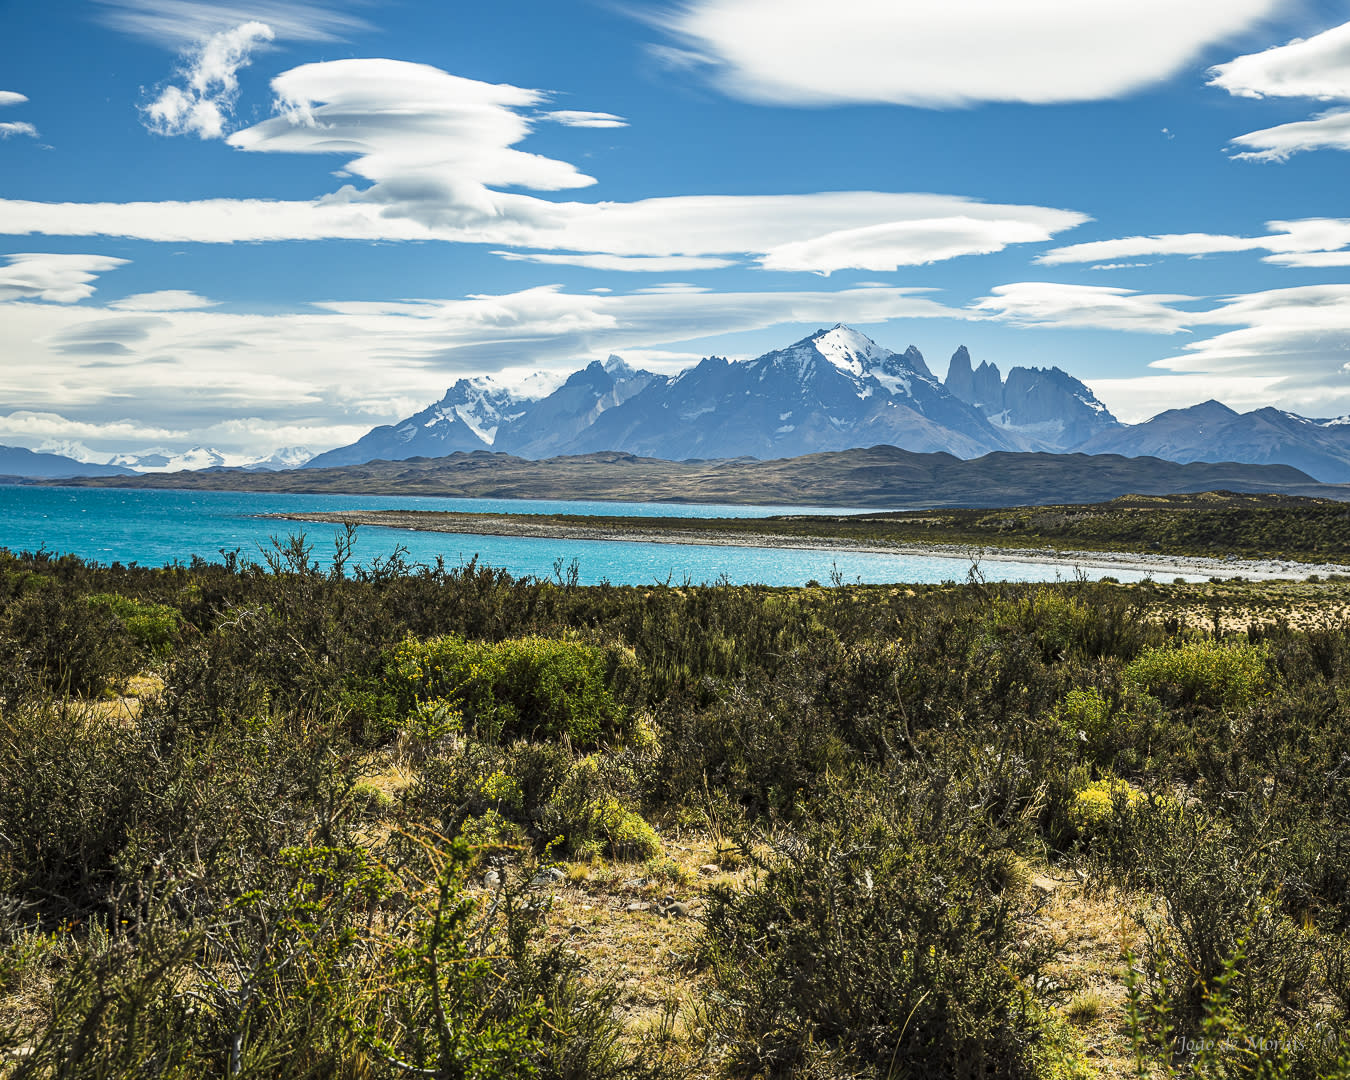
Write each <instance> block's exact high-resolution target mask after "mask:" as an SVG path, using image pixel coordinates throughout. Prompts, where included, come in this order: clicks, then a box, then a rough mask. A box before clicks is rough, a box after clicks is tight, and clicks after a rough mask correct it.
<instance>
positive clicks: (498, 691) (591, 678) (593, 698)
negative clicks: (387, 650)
mask: <svg viewBox="0 0 1350 1080" xmlns="http://www.w3.org/2000/svg"><path fill="white" fill-rule="evenodd" d="M633 666H635V661H634V660H633V659H632V657H631V655H630V654H625V653H624V652H623V650H619V649H609V650H605V649H601V648H598V647H596V646H592V645H583V644H581V643H579V642H574V641H558V640H550V639H548V638H540V637H531V638H520V639H513V640H508V641H502V642H497V643H490V642H477V641H467V640H465V639H464V638H462V637H459V636H458V635H453V634H452V635H447V636H445V637H438V638H432V639H431V640H429V641H416V640H413V639H408V640H406V641H404V642H403V643H402V644H401V645H399V646H398V648H397V649H395V650H394V655H393V658H392V660H391V661H390V664H389V666H388V669H387V672H386V682H387V685H388V686H389V688H390V690H391V691H392V693H393V696H394V699H395V702H396V704H397V708H398V710H399V713H400V716H401V717H420V716H422V715H423V712H424V710H425V709H426V707H427V706H428V704H430V703H434V704H435V705H436V708H437V709H438V710H441V711H444V710H447V709H448V710H454V711H457V712H458V713H459V715H460V717H462V723H463V725H464V727H465V730H467V731H469V732H471V733H472V734H474V735H475V736H476V737H477V738H479V739H487V740H496V739H501V738H519V737H530V738H535V739H548V738H560V737H563V736H566V737H567V738H569V739H570V740H571V741H572V742H573V743H574V744H575V745H576V746H578V747H580V748H583V749H588V748H591V747H594V746H597V745H599V744H600V743H601V742H602V741H605V740H607V739H613V738H616V737H618V736H620V735H622V733H623V731H624V729H625V724H626V719H627V712H626V710H625V709H624V708H623V707H622V706H621V705H620V704H619V702H618V701H617V700H616V699H615V697H614V694H613V693H612V692H611V691H610V685H612V684H613V683H614V682H616V681H618V680H619V679H620V678H623V677H631V676H630V674H629V673H630V669H631V668H632V667H633ZM621 673H622V674H621Z"/></svg>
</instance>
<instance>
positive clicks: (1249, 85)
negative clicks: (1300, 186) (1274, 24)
mask: <svg viewBox="0 0 1350 1080" xmlns="http://www.w3.org/2000/svg"><path fill="white" fill-rule="evenodd" d="M1210 76H1211V77H1210V80H1209V85H1210V86H1217V87H1219V88H1220V89H1223V90H1227V91H1228V92H1229V93H1230V94H1233V95H1235V96H1237V97H1245V98H1272V97H1278V98H1287V97H1295V98H1310V99H1312V100H1314V101H1324V102H1341V101H1344V102H1350V23H1344V24H1343V25H1341V26H1336V27H1333V28H1331V29H1330V30H1325V31H1323V32H1322V33H1320V34H1318V35H1316V36H1315V37H1311V38H1308V39H1306V40H1304V39H1296V40H1294V41H1291V42H1289V43H1288V44H1287V45H1279V46H1276V47H1275V48H1272V49H1267V50H1265V51H1264V52H1259V53H1250V54H1248V55H1246V56H1239V57H1237V58H1236V59H1234V60H1230V61H1229V62H1228V63H1226V64H1219V65H1218V66H1216V67H1214V68H1211V69H1210ZM1232 143H1233V145H1235V146H1239V147H1244V148H1245V149H1244V150H1242V151H1241V152H1239V153H1236V154H1234V155H1233V156H1234V157H1236V158H1239V159H1242V160H1246V161H1286V160H1288V159H1289V158H1290V157H1292V156H1293V155H1294V154H1298V153H1302V152H1304V151H1309V150H1350V107H1338V108H1333V109H1327V110H1324V111H1323V112H1320V113H1316V114H1314V115H1313V116H1312V118H1311V119H1308V120H1299V121H1295V122H1294V123H1290V124H1280V125H1278V126H1276V127H1270V128H1263V129H1262V130H1260V131H1252V132H1248V133H1247V134H1246V135H1239V136H1237V137H1236V138H1234V139H1233V140H1232Z"/></svg>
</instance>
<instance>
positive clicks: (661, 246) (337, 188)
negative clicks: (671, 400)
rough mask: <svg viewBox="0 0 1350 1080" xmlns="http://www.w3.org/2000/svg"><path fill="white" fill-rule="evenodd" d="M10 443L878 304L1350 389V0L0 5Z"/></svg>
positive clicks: (195, 432) (1239, 398)
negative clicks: (2, 31)
mask: <svg viewBox="0 0 1350 1080" xmlns="http://www.w3.org/2000/svg"><path fill="white" fill-rule="evenodd" d="M0 24H3V26H4V28H5V32H4V34H3V35H0V443H2V444H6V445H14V446H27V447H30V448H34V449H37V448H48V449H52V448H55V449H66V450H71V451H73V452H77V453H80V454H84V455H85V456H86V457H89V458H98V457H99V456H100V455H101V456H104V457H106V455H107V454H109V453H112V452H115V451H132V450H138V449H145V448H148V447H151V446H155V447H164V448H168V449H175V450H182V449H186V448H187V447H190V446H194V445H201V446H211V447H216V448H219V449H221V450H223V451H225V452H226V453H227V454H229V455H234V457H233V458H232V460H236V459H237V460H244V459H246V458H260V457H265V456H266V455H268V454H270V453H271V452H272V451H273V450H275V449H276V448H278V447H282V446H293V445H304V446H307V447H309V448H310V449H312V450H314V451H315V452H317V451H320V450H323V449H327V448H329V447H332V446H336V445H341V444H344V443H348V442H351V441H353V440H354V439H356V438H358V437H359V436H360V435H362V434H364V433H365V432H366V431H367V430H369V429H370V428H371V427H372V426H374V425H376V424H382V423H390V422H393V421H395V420H397V419H400V418H402V417H405V416H407V415H410V414H411V413H413V412H416V411H418V410H419V409H421V408H423V407H425V406H426V405H428V404H430V403H431V402H432V401H435V400H437V399H439V397H440V396H441V395H442V394H443V393H444V391H445V389H446V388H447V387H448V386H449V385H451V384H452V383H453V382H454V381H455V380H456V379H459V378H462V377H467V376H477V375H491V376H492V377H493V378H494V379H495V380H498V381H501V382H505V383H508V384H511V385H522V384H526V383H531V382H532V383H533V384H534V385H546V384H547V383H548V381H549V380H551V379H558V378H560V377H561V376H562V375H565V374H566V373H568V372H570V371H572V370H575V369H576V368H578V367H580V366H582V365H584V364H585V363H587V362H589V361H591V360H594V359H603V358H605V357H606V356H608V355H609V354H611V353H617V354H619V355H621V356H623V357H624V358H625V359H627V360H629V362H631V363H633V364H635V365H638V366H644V367H647V368H649V369H651V370H657V371H662V372H674V371H677V370H679V369H681V368H682V367H685V366H688V365H689V364H691V363H694V362H697V360H698V359H700V358H701V357H703V356H706V355H709V354H714V353H715V354H717V355H722V356H730V357H732V358H738V357H751V356H755V355H758V354H760V353H762V352H765V351H767V350H769V349H773V348H778V347H782V346H784V345H787V344H790V343H791V342H793V341H796V340H798V339H799V338H801V337H803V336H805V335H806V334H808V333H811V332H812V331H814V330H816V329H818V328H820V327H823V326H830V325H833V324H834V323H836V322H845V323H848V324H850V325H852V326H856V327H858V328H859V329H861V330H863V331H864V332H865V333H867V334H869V335H870V336H871V337H872V338H874V339H875V340H877V341H878V342H879V343H881V344H882V345H885V346H887V347H889V348H891V349H894V350H896V351H897V352H899V351H903V350H904V349H905V348H906V347H908V346H909V345H916V346H918V347H919V349H920V350H921V351H922V352H923V353H924V355H925V357H926V358H927V359H928V362H929V365H930V367H931V368H932V369H933V370H934V371H935V372H936V373H938V374H939V375H941V374H942V372H943V371H944V370H945V368H946V364H947V360H948V358H949V357H950V355H951V353H952V352H953V351H954V350H955V349H956V347H957V346H959V345H963V344H964V345H966V346H968V347H969V349H970V351H971V355H972V357H973V359H974V361H975V362H976V363H979V362H980V361H981V360H988V361H991V362H993V363H996V364H998V365H999V367H1000V368H1001V369H1002V370H1003V371H1004V372H1005V373H1006V371H1007V370H1008V368H1010V367H1012V366H1014V365H1033V366H1051V365H1055V366H1058V367H1061V368H1063V369H1064V370H1066V371H1068V372H1070V373H1071V374H1073V375H1075V376H1077V377H1078V378H1080V379H1082V380H1083V381H1084V382H1086V383H1088V385H1090V386H1091V387H1092V388H1093V389H1094V391H1096V393H1097V395H1098V397H1100V398H1101V399H1102V400H1103V401H1104V402H1105V403H1106V405H1107V406H1108V407H1109V408H1110V409H1111V410H1112V411H1113V412H1114V413H1115V414H1116V415H1117V416H1118V417H1120V418H1121V419H1122V420H1125V421H1128V422H1138V421H1140V420H1143V419H1146V418H1148V417H1149V416H1151V415H1153V414H1155V413H1157V412H1159V411H1161V410H1163V409H1166V408H1174V407H1180V406H1185V405H1189V404H1194V403H1196V402H1199V401H1202V400H1205V399H1208V398H1218V399H1219V400H1222V401H1224V402H1226V403H1228V404H1229V405H1231V406H1233V407H1234V408H1238V409H1243V410H1245V409H1252V408H1258V407H1262V406H1265V405H1276V406H1278V407H1280V408H1286V409H1290V410H1292V411H1295V412H1298V413H1301V414H1303V415H1307V416H1316V417H1330V416H1339V415H1344V414H1347V413H1350V0H1338V2H1329V0H1183V2H1182V3H1177V2H1176V0H1093V2H1092V3H1084V2H1083V0H830V2H829V3H822V2H820V0H683V2H671V3H660V4H657V3H644V2H640V0H632V2H623V0H569V2H566V3H559V2H557V0H550V2H547V3H543V2H533V0H498V2H496V3H493V4H476V5H472V4H462V3H454V4H450V3H445V2H444V0H381V2H379V3H376V2H373V0H331V2H326V3H320V2H298V3H285V2H281V0H223V2H219V3H210V4H207V3H198V2H196V0H54V2H51V3H45V4H30V3H20V2H19V0H0Z"/></svg>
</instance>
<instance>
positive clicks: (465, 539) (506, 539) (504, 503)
mask: <svg viewBox="0 0 1350 1080" xmlns="http://www.w3.org/2000/svg"><path fill="white" fill-rule="evenodd" d="M383 509H389V510H461V511H477V512H484V513H498V514H530V513H535V514H550V513H560V514H596V515H601V514H609V515H618V516H624V517H766V516H768V515H771V514H784V513H792V514H810V513H819V514H838V513H849V512H860V511H856V510H849V509H848V508H840V507H834V508H828V507H799V506H798V507H786V506H726V505H690V504H682V503H681V504H673V503H615V502H562V501H551V500H542V499H440V498H410V497H400V496H381V495H272V494H256V493H253V492H230V491H142V490H132V489H118V488H60V487H17V486H5V485H0V547H5V548H8V549H10V550H11V551H37V550H39V549H45V550H47V551H51V552H54V553H59V554H67V553H69V554H74V555H78V556H80V557H81V558H83V559H88V560H91V561H96V562H100V563H112V562H121V563H133V562H135V563H139V564H141V565H142V566H163V565H166V564H168V563H172V562H183V563H186V562H188V561H190V560H191V558H192V557H193V556H194V555H197V556H200V557H202V558H203V559H206V560H208V561H212V562H218V561H220V559H221V554H222V552H228V551H235V550H237V551H238V552H239V556H240V558H243V559H253V560H259V558H260V551H261V550H262V549H264V548H266V547H267V546H269V545H270V543H271V540H272V538H274V537H276V538H279V539H283V540H284V539H285V538H286V537H287V536H288V535H289V534H292V533H297V532H302V531H303V532H304V533H305V535H306V537H307V539H308V540H309V541H310V542H312V543H313V545H314V548H315V555H316V557H319V558H322V557H323V556H325V555H326V554H327V553H329V552H331V551H332V545H333V539H334V538H335V537H336V536H337V535H338V534H339V533H340V532H341V530H340V529H339V528H337V527H336V526H329V525H315V524H311V523H300V522H287V521H275V520H267V519H263V518H261V517H260V516H259V515H262V514H280V513H303V512H310V513H315V512H323V511H328V510H383ZM398 546H402V547H403V548H406V549H407V558H408V559H409V560H410V561H413V562H432V561H434V560H435V559H436V557H437V556H442V557H444V558H445V560H446V562H447V563H449V564H450V565H452V566H455V565H459V564H461V563H463V562H467V561H468V560H469V559H470V558H472V557H473V556H475V555H477V556H478V560H479V562H480V563H482V564H486V565H489V566H494V567H502V568H504V569H506V570H508V571H510V572H511V573H512V574H516V575H526V574H528V575H532V576H535V577H551V576H552V575H553V573H554V568H555V566H556V565H558V564H559V560H561V563H562V565H564V566H566V565H569V564H571V563H572V562H573V560H575V561H576V563H577V568H578V570H579V581H580V582H581V583H582V584H595V583H597V582H600V581H605V580H608V581H610V582H613V583H614V584H616V585H649V584H652V583H655V582H664V581H667V580H669V581H673V582H675V583H677V584H678V583H682V582H685V581H689V582H693V583H695V584H697V583H701V582H709V581H719V580H726V581H729V582H732V583H734V584H746V583H752V582H758V583H762V584H766V585H802V584H805V583H806V582H807V581H809V580H812V579H814V580H816V581H819V582H822V583H828V582H829V581H830V580H831V579H832V577H835V576H839V577H842V579H843V580H844V581H845V582H850V583H851V582H854V581H863V582H867V583H878V582H899V581H904V582H941V581H963V580H965V578H966V576H967V575H968V573H969V572H970V569H971V562H970V560H969V559H956V558H932V557H915V556H907V555H870V554H858V553H851V552H839V551H835V552H821V551H796V550H785V549H781V548H736V547H713V546H702V545H692V544H641V543H627V542H616V541H603V540H593V541H573V540H540V539H532V538H525V537H510V536H467V535H460V534H452V533H429V532H412V531H409V530H404V529H377V528H371V527H369V526H362V527H361V529H360V530H359V531H358V533H357V542H356V550H355V558H356V560H357V561H358V562H369V561H370V560H372V559H375V558H384V557H387V556H388V555H390V554H391V553H392V552H393V551H394V549H395V548H396V547H398ZM980 572H981V573H982V574H983V575H984V577H985V578H986V579H988V580H1003V581H1055V580H1057V579H1060V578H1071V577H1073V576H1074V570H1073V569H1072V568H1067V567H1063V566H1054V565H1047V564H1044V563H1036V562H984V563H982V564H981V566H980ZM1085 572H1086V573H1087V574H1088V576H1090V577H1100V576H1102V575H1103V574H1107V573H1109V574H1111V575H1112V576H1114V577H1116V578H1118V579H1119V580H1121V581H1137V580H1141V579H1143V578H1144V577H1146V576H1147V575H1145V574H1142V573H1139V572H1136V571H1128V570H1120V569H1112V570H1092V569H1086V568H1085ZM1172 576H1173V575H1172V574H1171V573H1170V572H1169V574H1168V580H1170V579H1171V577H1172ZM1195 580H1200V579H1198V578H1197V579H1195Z"/></svg>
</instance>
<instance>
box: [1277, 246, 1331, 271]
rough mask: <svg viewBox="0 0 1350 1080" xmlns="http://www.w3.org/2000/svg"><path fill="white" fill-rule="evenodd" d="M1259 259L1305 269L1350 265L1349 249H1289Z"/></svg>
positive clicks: (1278, 264) (1323, 268)
mask: <svg viewBox="0 0 1350 1080" xmlns="http://www.w3.org/2000/svg"><path fill="white" fill-rule="evenodd" d="M1261 261H1262V262H1268V263H1274V264H1275V265H1277V266H1297V267H1299V268H1301V269H1305V270H1325V269H1329V268H1332V267H1337V266H1350V250H1341V251H1289V252H1282V253H1280V254H1278V255H1267V256H1266V257H1265V258H1264V259H1262V260H1261Z"/></svg>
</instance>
